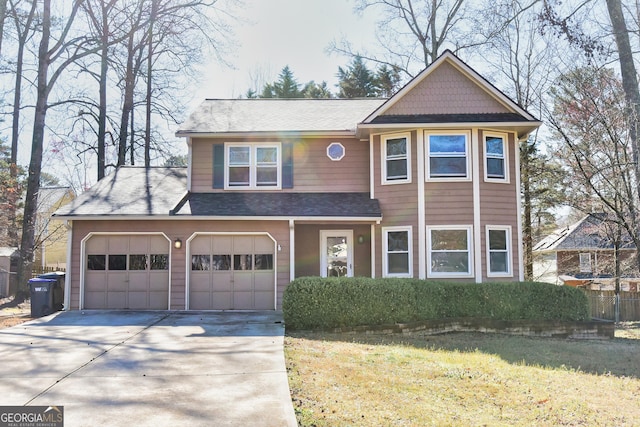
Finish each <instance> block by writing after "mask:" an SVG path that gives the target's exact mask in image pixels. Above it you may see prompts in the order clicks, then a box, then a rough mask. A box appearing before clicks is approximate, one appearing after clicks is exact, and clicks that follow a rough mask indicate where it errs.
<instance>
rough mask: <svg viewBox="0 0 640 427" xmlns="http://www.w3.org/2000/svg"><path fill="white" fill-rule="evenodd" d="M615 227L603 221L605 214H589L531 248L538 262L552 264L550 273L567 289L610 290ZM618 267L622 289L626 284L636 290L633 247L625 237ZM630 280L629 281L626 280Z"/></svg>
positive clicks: (623, 235)
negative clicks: (580, 287) (606, 287)
mask: <svg viewBox="0 0 640 427" xmlns="http://www.w3.org/2000/svg"><path fill="white" fill-rule="evenodd" d="M615 227H616V226H615V224H614V223H613V222H611V221H607V220H606V215H605V214H594V213H592V214H589V215H586V216H585V217H583V218H582V219H581V220H580V221H578V222H576V223H575V224H572V225H570V226H568V227H564V228H561V229H559V230H557V231H555V232H554V233H552V234H551V235H549V236H547V237H545V238H544V239H543V240H542V241H540V242H539V243H538V244H537V245H535V246H534V248H533V251H534V254H535V255H536V256H537V258H539V259H545V260H547V262H549V261H550V262H551V263H552V264H555V269H552V270H551V271H549V273H550V274H552V275H555V276H556V277H557V278H558V280H559V281H560V282H561V283H564V284H567V285H570V286H591V285H592V284H593V283H595V284H596V285H597V287H598V288H600V286H601V285H603V286H613V283H612V282H613V280H612V278H613V277H614V276H615V257H614V239H613V237H612V236H615V235H616V230H615ZM621 236H622V238H621V242H620V245H619V246H620V266H621V276H622V277H623V278H624V279H623V287H625V288H627V287H628V286H629V282H631V287H635V286H636V285H635V282H636V280H633V279H634V278H637V277H639V276H638V271H637V267H636V260H635V257H636V252H637V251H636V247H635V245H634V244H633V242H632V241H631V239H630V238H629V236H628V234H627V233H621ZM629 279H632V280H629Z"/></svg>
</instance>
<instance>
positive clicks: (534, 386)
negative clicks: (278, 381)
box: [285, 333, 640, 426]
mask: <svg viewBox="0 0 640 427" xmlns="http://www.w3.org/2000/svg"><path fill="white" fill-rule="evenodd" d="M285 354H286V358H287V366H288V370H289V381H290V386H291V391H292V397H293V400H294V407H295V408H296V412H297V415H298V422H299V423H300V425H301V426H358V425H359V426H373V425H375V426H395V425H399V426H426V425H465V426H466V425H516V426H517V425H522V426H525V425H526V426H529V425H548V426H552V425H554V426H555V425H577V426H579V425H584V426H598V425H602V426H605V425H606V426H609V425H616V426H624V425H638V424H640V406H639V405H638V403H637V402H638V401H640V362H639V359H638V357H640V340H633V339H615V340H609V341H568V340H556V339H539V338H524V337H511V336H503V335H492V334H471V333H461V334H448V335H440V336H432V337H402V336H369V335H335V334H326V333H295V334H289V335H288V336H287V337H286V339H285Z"/></svg>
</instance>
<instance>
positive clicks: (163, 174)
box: [54, 166, 187, 218]
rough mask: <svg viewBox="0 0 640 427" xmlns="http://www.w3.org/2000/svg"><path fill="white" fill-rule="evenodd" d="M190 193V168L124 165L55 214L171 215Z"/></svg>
mask: <svg viewBox="0 0 640 427" xmlns="http://www.w3.org/2000/svg"><path fill="white" fill-rule="evenodd" d="M186 192H187V168H185V167H179V168H167V167H157V168H145V167H142V166H123V167H120V168H118V169H116V170H115V171H114V172H112V173H111V174H109V175H107V176H106V177H104V178H103V179H102V180H100V181H98V183H97V184H95V185H94V186H93V187H91V188H90V189H89V190H87V191H85V192H84V193H82V194H80V195H79V196H78V197H76V198H75V199H73V200H72V201H71V203H68V204H66V205H64V206H62V207H61V208H60V209H58V210H57V211H56V212H55V213H54V217H63V218H64V217H71V218H73V217H85V216H86V217H100V216H107V215H110V216H147V215H151V216H158V215H167V216H168V215H169V211H170V210H171V209H173V207H174V206H176V204H178V202H180V200H181V199H182V198H183V197H184V195H185V193H186Z"/></svg>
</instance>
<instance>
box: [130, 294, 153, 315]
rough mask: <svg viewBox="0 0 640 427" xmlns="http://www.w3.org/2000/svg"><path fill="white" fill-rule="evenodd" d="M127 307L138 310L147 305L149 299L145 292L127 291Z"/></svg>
mask: <svg viewBox="0 0 640 427" xmlns="http://www.w3.org/2000/svg"><path fill="white" fill-rule="evenodd" d="M128 297H129V304H128V308H130V309H132V310H140V309H144V308H148V307H149V299H148V294H147V292H131V291H129V294H128Z"/></svg>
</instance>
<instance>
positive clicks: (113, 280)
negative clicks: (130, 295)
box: [107, 273, 129, 291]
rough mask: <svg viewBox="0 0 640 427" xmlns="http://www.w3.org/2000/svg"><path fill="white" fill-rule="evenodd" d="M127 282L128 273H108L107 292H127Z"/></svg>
mask: <svg viewBox="0 0 640 427" xmlns="http://www.w3.org/2000/svg"><path fill="white" fill-rule="evenodd" d="M127 281H128V280H127V273H108V274H107V290H108V291H126V290H127V288H128V287H129V286H128V283H127Z"/></svg>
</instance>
